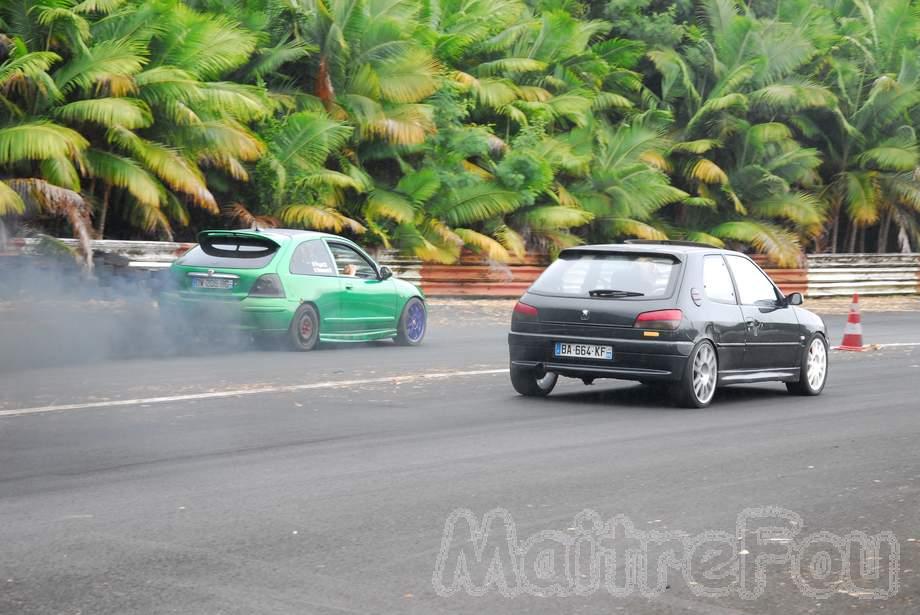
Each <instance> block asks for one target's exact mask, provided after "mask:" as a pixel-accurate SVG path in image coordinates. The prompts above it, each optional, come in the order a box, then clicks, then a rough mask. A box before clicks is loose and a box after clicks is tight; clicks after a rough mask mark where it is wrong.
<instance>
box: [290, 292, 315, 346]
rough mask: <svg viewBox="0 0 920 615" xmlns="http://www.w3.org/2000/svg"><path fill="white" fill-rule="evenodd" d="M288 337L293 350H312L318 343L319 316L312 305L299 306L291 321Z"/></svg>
mask: <svg viewBox="0 0 920 615" xmlns="http://www.w3.org/2000/svg"><path fill="white" fill-rule="evenodd" d="M288 337H289V339H290V341H291V346H292V347H293V348H294V350H313V349H314V348H315V347H316V343H317V342H318V341H319V314H317V313H316V309H315V308H314V307H313V306H312V305H307V304H306V303H305V304H303V305H301V306H300V308H299V309H298V310H297V313H295V314H294V318H292V319H291V327H290V329H289V330H288Z"/></svg>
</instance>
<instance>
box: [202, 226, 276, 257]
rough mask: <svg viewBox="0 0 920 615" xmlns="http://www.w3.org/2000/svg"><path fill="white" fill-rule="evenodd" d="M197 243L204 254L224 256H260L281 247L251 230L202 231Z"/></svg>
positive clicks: (272, 240) (269, 238)
mask: <svg viewBox="0 0 920 615" xmlns="http://www.w3.org/2000/svg"><path fill="white" fill-rule="evenodd" d="M198 245H200V246H201V249H202V250H203V251H204V253H205V254H208V255H210V256H218V257H224V258H260V257H262V256H268V255H269V254H271V253H272V252H274V251H276V250H277V249H278V248H279V247H281V244H279V243H278V242H277V241H275V240H274V239H272V238H271V237H266V236H265V235H263V234H261V233H255V232H252V231H202V232H200V233H198Z"/></svg>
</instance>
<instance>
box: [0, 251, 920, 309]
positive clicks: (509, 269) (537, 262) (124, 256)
mask: <svg viewBox="0 0 920 615" xmlns="http://www.w3.org/2000/svg"><path fill="white" fill-rule="evenodd" d="M56 241H59V242H61V243H63V244H65V245H67V246H69V247H73V248H76V247H77V246H78V242H77V240H75V239H59V240H56ZM41 243H42V240H39V239H13V240H11V241H10V242H9V244H8V246H7V249H6V251H5V252H0V256H3V255H14V256H16V255H19V256H29V255H36V254H38V252H39V248H40V246H41ZM194 245H195V244H192V243H176V242H164V241H118V240H108V239H107V240H95V241H92V242H91V248H92V250H93V257H94V261H95V262H96V268H97V273H101V274H106V273H108V274H111V273H113V272H125V273H127V272H129V271H134V272H137V273H138V274H142V275H146V276H148V277H149V276H154V277H155V276H156V272H157V271H159V270H162V269H165V268H167V267H169V265H170V264H171V263H172V262H173V261H174V260H175V259H176V258H178V257H179V256H181V255H182V254H184V253H185V252H186V251H187V250H189V249H190V248H191V247H192V246H194ZM372 253H373V255H374V257H375V258H376V259H377V261H378V262H379V263H380V264H381V265H386V266H388V267H390V268H391V269H392V270H393V273H394V274H395V275H396V276H397V277H399V278H402V279H404V280H407V281H409V282H412V283H414V284H416V285H419V286H421V287H422V289H423V290H424V291H425V293H426V294H427V295H430V296H435V297H438V296H440V297H518V296H520V295H521V294H522V293H523V292H524V291H525V290H526V289H527V288H528V287H529V286H530V284H532V283H533V281H534V280H535V279H536V278H537V276H539V275H540V273H541V272H542V271H543V269H544V268H545V266H546V265H547V264H548V259H547V257H546V256H545V255H540V254H528V255H527V256H525V257H524V258H523V259H520V260H519V261H517V262H514V263H509V264H498V263H489V262H487V261H484V260H483V259H481V258H479V257H476V256H475V255H473V254H470V253H464V254H463V256H462V258H461V260H460V262H459V263H457V264H454V265H439V264H431V263H422V262H421V261H420V260H418V259H415V258H408V257H405V256H401V255H400V254H399V253H398V252H397V251H395V250H376V251H374V252H372ZM804 261H805V262H804V263H803V264H804V265H805V267H804V268H800V269H773V268H767V270H766V271H767V273H768V274H770V276H771V277H772V278H773V279H774V280H775V281H776V283H777V284H778V285H779V287H780V288H781V289H782V290H783V291H784V292H786V293H789V292H803V293H805V294H806V295H807V296H809V297H834V296H849V295H852V294H853V293H854V292H858V293H860V294H862V295H912V294H920V254H815V255H809V256H807V257H805V259H804Z"/></svg>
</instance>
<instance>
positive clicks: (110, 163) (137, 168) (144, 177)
mask: <svg viewBox="0 0 920 615" xmlns="http://www.w3.org/2000/svg"><path fill="white" fill-rule="evenodd" d="M84 159H85V163H86V171H87V174H88V175H89V176H90V177H94V178H97V179H100V180H102V181H103V182H105V183H106V184H108V185H110V186H115V187H117V188H121V189H123V190H126V191H127V192H128V193H129V194H131V196H133V197H134V198H135V199H136V200H137V201H138V202H139V203H141V204H143V205H145V206H147V207H149V208H157V207H159V206H160V203H161V202H162V201H163V200H164V194H163V193H164V190H163V186H162V185H161V184H160V183H159V182H158V181H157V180H156V178H154V177H153V175H151V174H150V173H148V172H147V171H146V170H145V169H144V168H143V167H141V165H139V164H138V163H137V162H135V161H134V160H132V159H131V158H127V157H124V156H119V155H117V154H113V153H111V152H106V151H102V150H97V149H90V150H88V151H87V152H86V153H85V155H84Z"/></svg>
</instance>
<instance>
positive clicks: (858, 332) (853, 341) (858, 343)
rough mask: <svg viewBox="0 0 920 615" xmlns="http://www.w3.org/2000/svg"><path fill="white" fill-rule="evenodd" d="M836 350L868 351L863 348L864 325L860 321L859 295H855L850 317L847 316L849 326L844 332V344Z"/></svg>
mask: <svg viewBox="0 0 920 615" xmlns="http://www.w3.org/2000/svg"><path fill="white" fill-rule="evenodd" d="M834 350H855V351H858V352H861V351H863V350H866V347H865V346H863V339H862V323H861V322H860V320H859V293H853V303H852V304H851V305H850V315H849V316H847V326H846V328H845V329H844V330H843V342H841V344H840V345H839V346H837V347H836V348H835V349H834Z"/></svg>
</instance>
